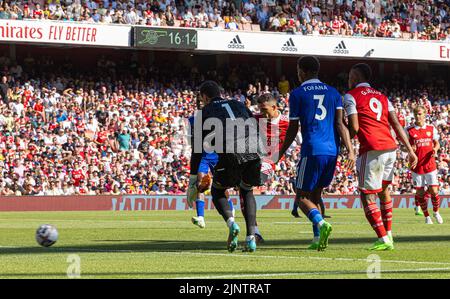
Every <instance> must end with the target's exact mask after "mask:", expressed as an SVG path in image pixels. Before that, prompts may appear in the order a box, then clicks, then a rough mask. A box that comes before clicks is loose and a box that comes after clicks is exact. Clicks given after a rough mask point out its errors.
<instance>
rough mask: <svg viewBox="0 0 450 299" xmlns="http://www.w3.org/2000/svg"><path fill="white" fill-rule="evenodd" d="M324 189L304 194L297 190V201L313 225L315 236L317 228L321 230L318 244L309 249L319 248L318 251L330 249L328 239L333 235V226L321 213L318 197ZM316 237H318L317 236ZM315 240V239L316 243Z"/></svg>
mask: <svg viewBox="0 0 450 299" xmlns="http://www.w3.org/2000/svg"><path fill="white" fill-rule="evenodd" d="M321 194H322V188H318V189H316V190H314V191H313V192H304V191H302V190H298V189H297V194H296V197H295V200H296V201H297V202H298V206H299V208H300V210H302V212H303V213H304V214H305V215H306V216H307V217H308V219H309V220H310V221H311V222H312V224H313V231H314V235H316V233H317V232H316V228H318V229H319V240H318V243H314V242H313V244H312V245H311V246H310V247H309V248H310V249H315V248H312V247H317V250H318V251H324V250H325V249H326V248H327V247H328V238H329V236H330V234H331V231H332V227H331V224H329V223H328V222H326V221H325V220H324V219H323V217H322V214H321V212H320V205H319V200H320V199H318V198H317V197H318V196H321ZM319 198H320V197H319ZM315 237H316V236H315ZM314 240H315V239H313V241H314Z"/></svg>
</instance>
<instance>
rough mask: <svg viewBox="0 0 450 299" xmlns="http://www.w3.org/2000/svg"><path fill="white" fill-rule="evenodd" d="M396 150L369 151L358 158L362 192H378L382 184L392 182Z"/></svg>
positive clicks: (359, 183) (359, 185)
mask: <svg viewBox="0 0 450 299" xmlns="http://www.w3.org/2000/svg"><path fill="white" fill-rule="evenodd" d="M396 158H397V155H396V152H395V150H388V151H368V152H366V153H364V154H363V155H361V156H359V157H358V159H357V160H356V171H357V172H358V188H359V189H360V190H361V192H362V193H365V194H373V193H378V192H380V191H381V190H383V189H382V185H386V184H390V183H391V182H392V179H393V177H394V163H395V160H396Z"/></svg>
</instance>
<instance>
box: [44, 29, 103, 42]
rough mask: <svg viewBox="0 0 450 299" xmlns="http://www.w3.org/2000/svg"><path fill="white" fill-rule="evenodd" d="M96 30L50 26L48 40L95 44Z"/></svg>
mask: <svg viewBox="0 0 450 299" xmlns="http://www.w3.org/2000/svg"><path fill="white" fill-rule="evenodd" d="M96 37H97V29H96V28H89V27H68V26H50V29H49V37H48V38H49V39H50V40H65V41H79V42H96Z"/></svg>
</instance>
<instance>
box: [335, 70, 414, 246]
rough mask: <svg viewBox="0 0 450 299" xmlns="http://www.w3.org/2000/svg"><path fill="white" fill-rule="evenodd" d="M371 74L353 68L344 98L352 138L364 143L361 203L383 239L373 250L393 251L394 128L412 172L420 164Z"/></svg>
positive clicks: (358, 165)
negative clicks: (406, 154) (404, 149)
mask: <svg viewBox="0 0 450 299" xmlns="http://www.w3.org/2000/svg"><path fill="white" fill-rule="evenodd" d="M371 75H372V70H371V69H370V66H368V65H367V64H364V63H359V64H356V65H354V66H353V67H352V69H351V70H350V74H349V79H348V84H349V88H350V89H351V90H350V91H349V92H348V93H347V94H346V95H345V97H344V106H345V110H346V112H347V115H348V121H349V131H350V136H351V137H352V138H353V137H354V136H355V135H357V136H358V140H359V143H360V150H359V157H358V160H357V163H356V169H357V172H358V183H359V185H358V189H359V191H360V194H361V195H360V196H361V202H362V205H363V207H364V212H365V214H366V218H367V220H368V221H369V223H370V224H371V226H372V228H373V229H374V230H375V232H376V233H377V236H378V238H379V239H378V241H376V242H375V244H374V245H373V246H372V247H371V248H370V250H392V249H394V241H393V238H392V232H391V226H392V200H391V196H390V193H389V189H388V186H389V184H390V183H391V182H392V178H393V176H394V163H395V159H396V149H397V144H396V142H395V141H394V138H393V137H392V135H391V132H390V126H392V127H393V129H394V131H395V132H396V134H397V138H398V139H399V140H400V141H401V142H402V143H403V144H404V145H405V147H406V149H407V151H408V155H409V162H410V166H411V168H412V169H414V168H415V167H416V165H417V156H416V155H415V153H414V150H413V148H412V146H411V144H410V143H409V141H408V137H407V136H406V134H405V132H404V130H403V128H402V126H401V125H400V123H399V122H398V119H397V115H396V113H395V110H394V107H393V106H392V104H391V102H390V101H389V99H388V98H387V97H386V96H385V95H384V94H382V93H381V92H379V91H378V90H376V89H374V88H372V87H371V86H370V85H369V83H367V82H368V81H369V80H370V78H371ZM376 194H378V197H379V198H380V202H381V211H380V209H379V208H378V206H377V204H376V201H375V199H376Z"/></svg>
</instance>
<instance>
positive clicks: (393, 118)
mask: <svg viewBox="0 0 450 299" xmlns="http://www.w3.org/2000/svg"><path fill="white" fill-rule="evenodd" d="M389 124H390V125H391V126H392V128H393V129H394V131H395V134H397V138H398V139H399V140H400V142H401V143H402V144H403V145H404V146H405V147H406V150H407V151H408V156H409V167H410V168H411V169H414V168H416V166H417V161H418V158H417V156H416V154H415V153H414V149H413V147H412V146H411V144H410V143H409V139H408V136H406V134H405V131H404V130H403V127H402V125H400V123H399V122H398V118H397V115H396V114H395V111H389Z"/></svg>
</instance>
